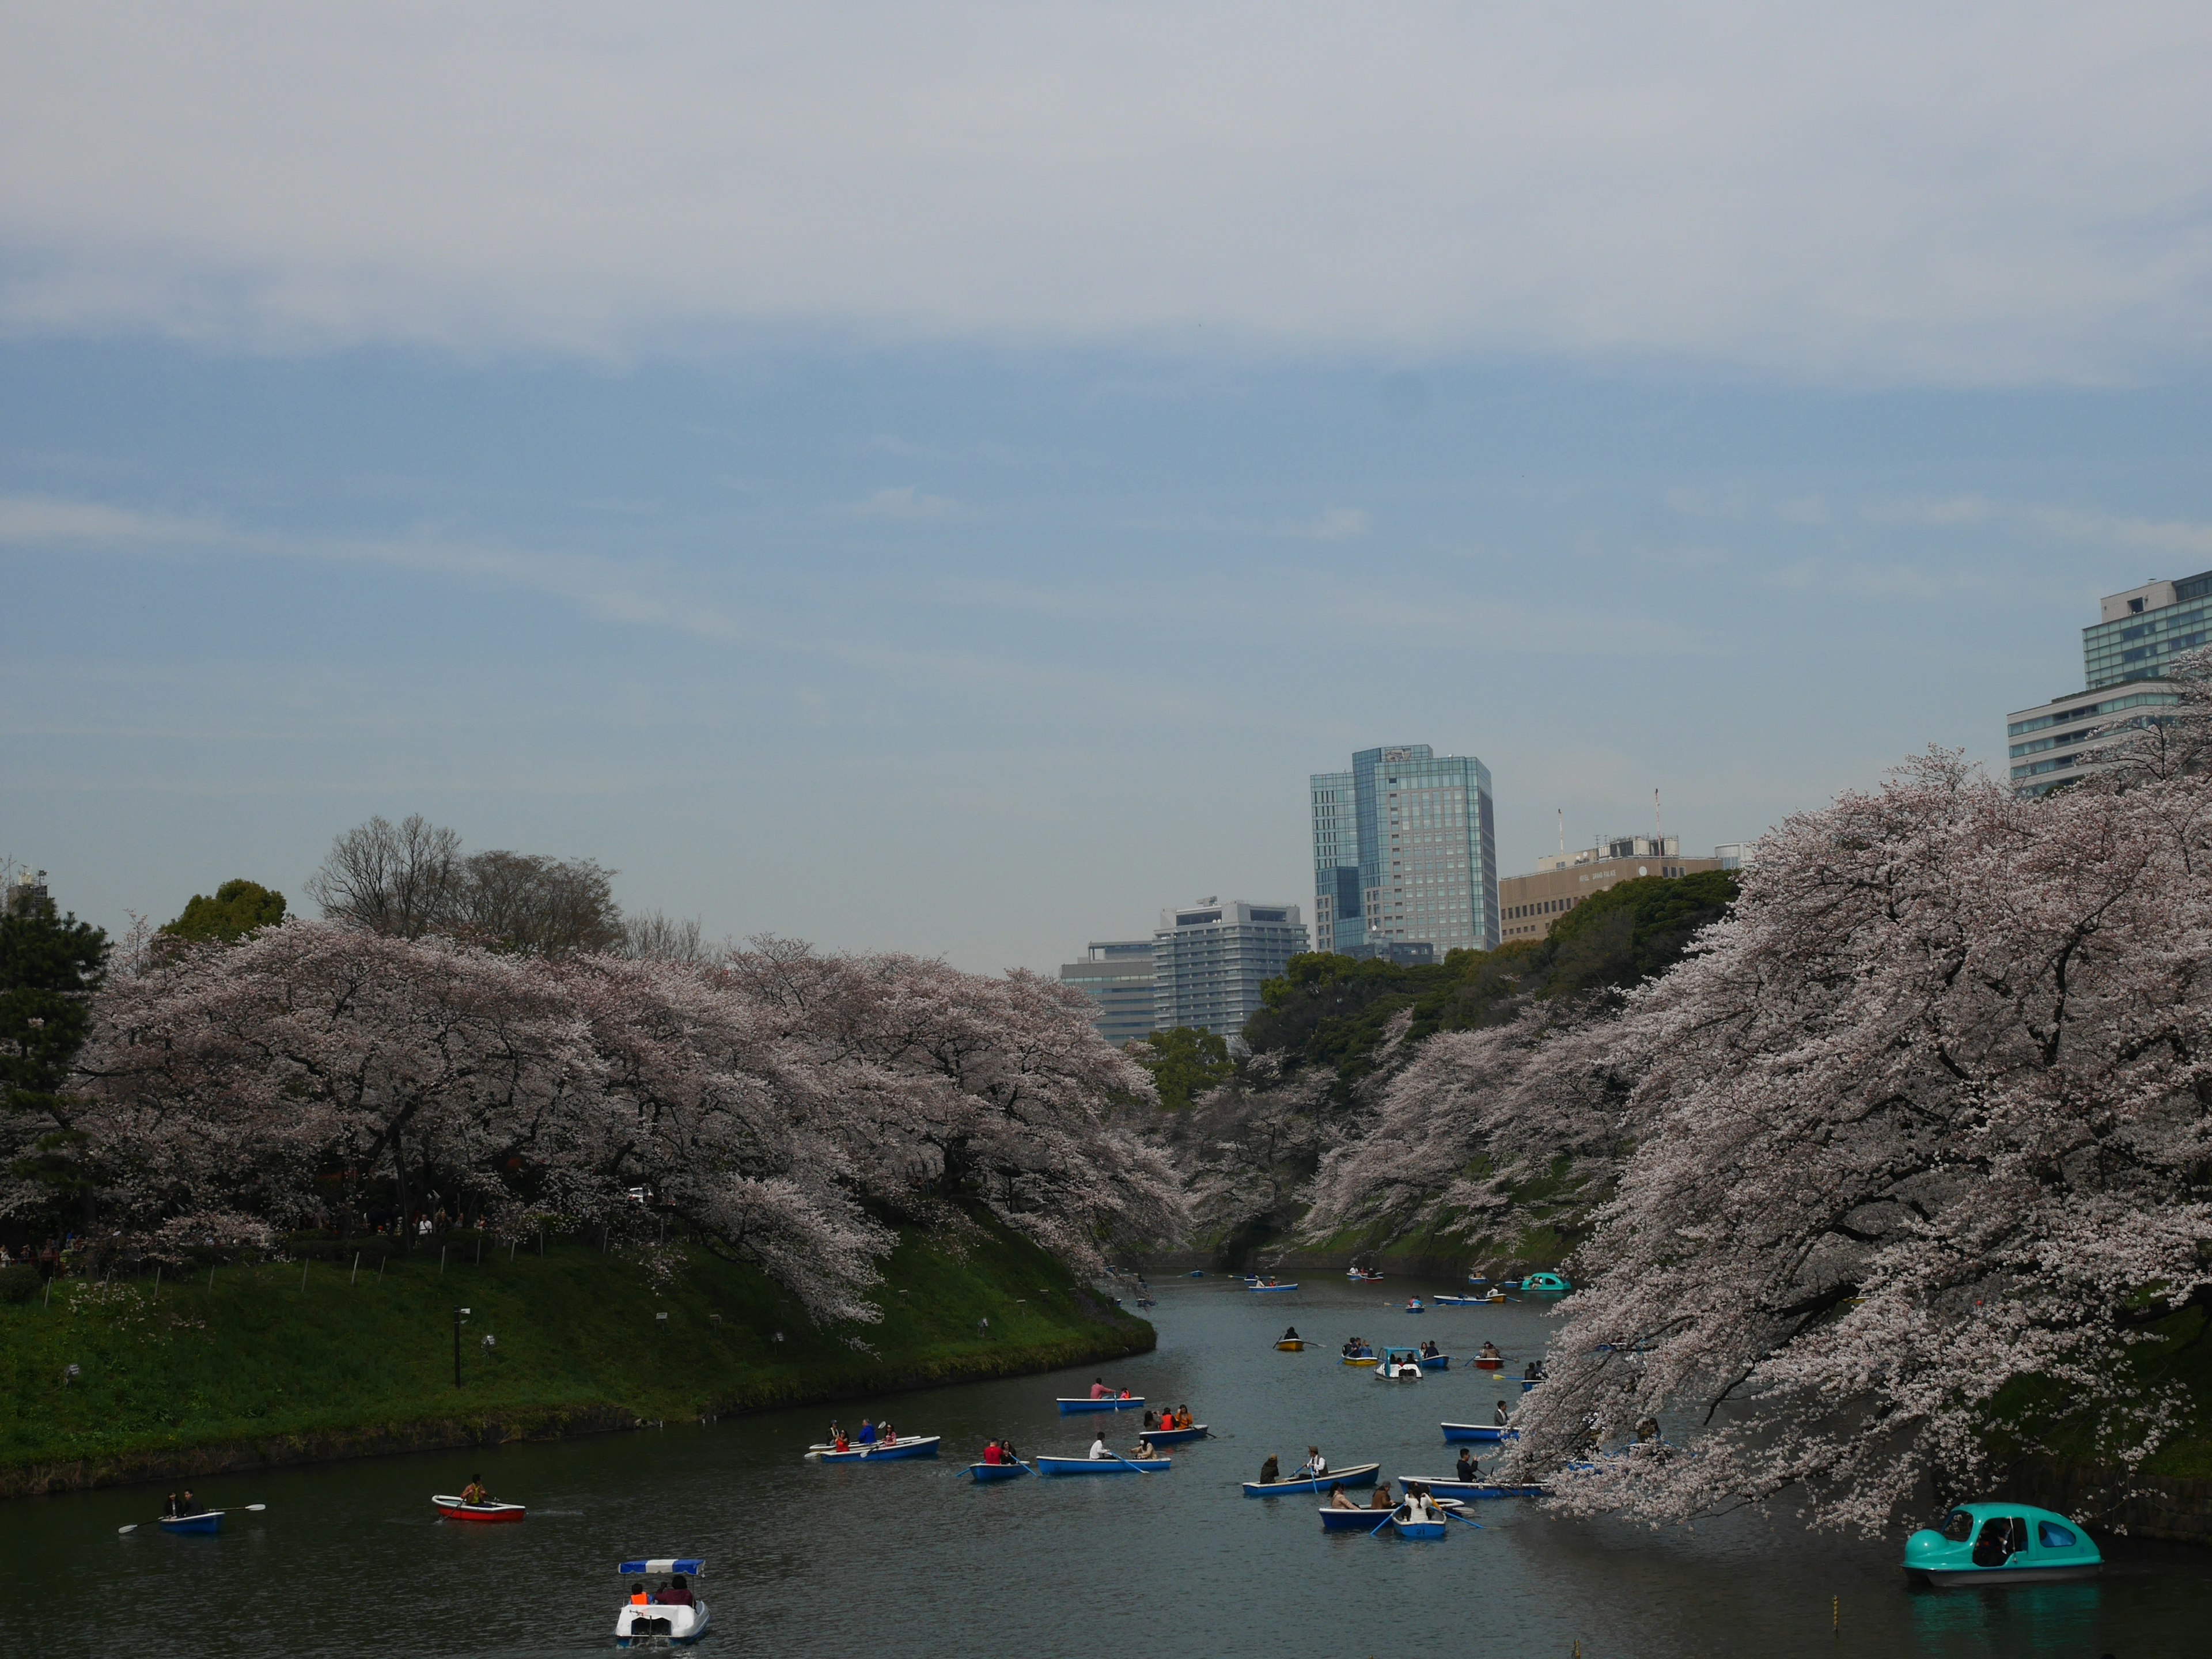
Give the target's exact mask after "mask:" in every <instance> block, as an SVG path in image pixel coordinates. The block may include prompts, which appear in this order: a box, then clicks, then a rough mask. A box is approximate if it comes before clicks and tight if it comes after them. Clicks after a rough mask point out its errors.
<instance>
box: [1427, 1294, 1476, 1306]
mask: <svg viewBox="0 0 2212 1659" xmlns="http://www.w3.org/2000/svg"><path fill="white" fill-rule="evenodd" d="M1429 1300H1430V1301H1431V1302H1433V1303H1435V1304H1437V1306H1438V1307H1440V1308H1480V1306H1481V1305H1482V1304H1484V1303H1486V1302H1487V1301H1489V1300H1490V1298H1489V1297H1486V1296H1432V1297H1430V1298H1429Z"/></svg>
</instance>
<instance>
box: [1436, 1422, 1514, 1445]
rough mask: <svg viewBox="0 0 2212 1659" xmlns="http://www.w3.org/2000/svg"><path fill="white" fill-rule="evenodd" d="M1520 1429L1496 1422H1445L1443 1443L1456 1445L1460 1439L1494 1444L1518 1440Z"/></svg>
mask: <svg viewBox="0 0 2212 1659" xmlns="http://www.w3.org/2000/svg"><path fill="white" fill-rule="evenodd" d="M1520 1437H1521V1431H1520V1430H1518V1429H1509V1428H1506V1427H1505V1426H1504V1425H1502V1424H1496V1423H1447V1424H1445V1425H1444V1444H1446V1445H1447V1446H1450V1445H1456V1444H1458V1443H1459V1442H1461V1441H1462V1440H1472V1441H1474V1442H1476V1443H1488V1444H1492V1445H1494V1444H1496V1443H1498V1441H1501V1440H1518V1439H1519V1438H1520Z"/></svg>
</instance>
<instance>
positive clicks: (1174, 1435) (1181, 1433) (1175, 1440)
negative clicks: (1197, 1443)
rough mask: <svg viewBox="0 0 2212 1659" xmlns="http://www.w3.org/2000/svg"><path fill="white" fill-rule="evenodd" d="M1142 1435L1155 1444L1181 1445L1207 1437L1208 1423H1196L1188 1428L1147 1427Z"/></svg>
mask: <svg viewBox="0 0 2212 1659" xmlns="http://www.w3.org/2000/svg"><path fill="white" fill-rule="evenodd" d="M1141 1437H1142V1438H1143V1439H1145V1440H1147V1441H1150V1442H1151V1443H1152V1444H1153V1445H1155V1446H1180V1445H1182V1444H1183V1443H1185V1442H1186V1441H1190V1440H1203V1439H1205V1438H1206V1425H1205V1424H1203V1423H1194V1424H1192V1425H1190V1426H1189V1427H1188V1428H1187V1429H1146V1430H1144V1431H1142V1435H1141Z"/></svg>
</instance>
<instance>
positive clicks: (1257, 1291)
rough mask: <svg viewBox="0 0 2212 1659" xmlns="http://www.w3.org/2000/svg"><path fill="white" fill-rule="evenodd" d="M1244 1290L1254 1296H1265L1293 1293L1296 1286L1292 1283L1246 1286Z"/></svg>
mask: <svg viewBox="0 0 2212 1659" xmlns="http://www.w3.org/2000/svg"><path fill="white" fill-rule="evenodd" d="M1244 1288H1245V1289H1246V1290H1248V1291H1251V1292H1252V1293H1253V1294H1254V1295H1255V1296H1267V1295H1271V1294H1273V1293H1274V1292H1275V1291H1295V1290H1296V1289H1297V1284H1296V1283H1295V1282H1293V1283H1291V1284H1288V1285H1246V1286H1245V1287H1244Z"/></svg>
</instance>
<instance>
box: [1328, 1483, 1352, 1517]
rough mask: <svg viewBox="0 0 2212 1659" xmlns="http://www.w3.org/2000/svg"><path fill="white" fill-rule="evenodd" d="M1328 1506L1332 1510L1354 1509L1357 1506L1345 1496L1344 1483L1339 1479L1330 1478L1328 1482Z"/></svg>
mask: <svg viewBox="0 0 2212 1659" xmlns="http://www.w3.org/2000/svg"><path fill="white" fill-rule="evenodd" d="M1328 1506H1329V1508H1331V1509H1333V1510H1356V1509H1358V1507H1359V1505H1358V1504H1355V1503H1353V1502H1352V1500H1351V1499H1350V1498H1347V1497H1346V1496H1345V1492H1344V1483H1343V1482H1342V1481H1341V1480H1332V1481H1330V1482H1329V1483H1328Z"/></svg>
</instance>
